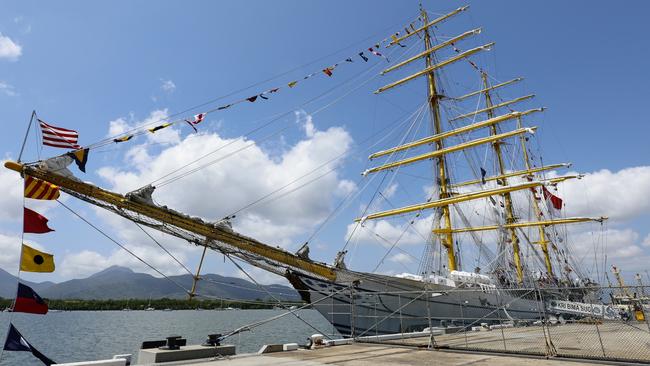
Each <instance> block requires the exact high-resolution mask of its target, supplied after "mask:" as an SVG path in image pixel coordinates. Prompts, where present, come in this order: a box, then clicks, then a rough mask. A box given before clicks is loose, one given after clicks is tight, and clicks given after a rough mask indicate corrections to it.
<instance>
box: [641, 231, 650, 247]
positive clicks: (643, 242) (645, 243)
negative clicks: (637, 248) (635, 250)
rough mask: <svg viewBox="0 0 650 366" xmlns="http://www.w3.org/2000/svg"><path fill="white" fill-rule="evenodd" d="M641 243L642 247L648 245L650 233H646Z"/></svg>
mask: <svg viewBox="0 0 650 366" xmlns="http://www.w3.org/2000/svg"><path fill="white" fill-rule="evenodd" d="M641 245H643V246H644V247H650V234H648V235H646V237H645V238H644V239H643V241H642V242H641Z"/></svg>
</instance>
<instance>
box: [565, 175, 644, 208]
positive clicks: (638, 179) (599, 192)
mask: <svg viewBox="0 0 650 366" xmlns="http://www.w3.org/2000/svg"><path fill="white" fill-rule="evenodd" d="M558 189H559V195H560V196H561V197H562V198H564V199H565V200H564V201H565V208H566V214H567V215H575V216H585V215H590V216H594V215H595V216H601V215H603V216H608V217H609V218H610V219H611V220H627V219H631V218H635V217H638V216H639V215H644V214H648V213H650V200H649V199H647V197H650V166H639V167H633V168H626V169H622V170H619V171H617V172H611V171H609V170H607V169H603V170H599V171H596V172H593V173H587V174H585V176H584V178H582V179H580V180H569V181H566V182H565V183H562V184H560V185H559V186H558Z"/></svg>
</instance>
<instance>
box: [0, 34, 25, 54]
mask: <svg viewBox="0 0 650 366" xmlns="http://www.w3.org/2000/svg"><path fill="white" fill-rule="evenodd" d="M22 54H23V48H22V47H21V46H20V45H19V44H17V43H16V42H14V41H13V40H12V39H11V38H9V37H7V36H3V35H2V33H0V59H2V58H4V59H7V60H9V61H16V60H18V58H19V57H20V55H22Z"/></svg>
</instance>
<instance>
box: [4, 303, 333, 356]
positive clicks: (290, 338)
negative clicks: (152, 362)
mask: <svg viewBox="0 0 650 366" xmlns="http://www.w3.org/2000/svg"><path fill="white" fill-rule="evenodd" d="M284 312H285V310H222V311H215V310H201V311H197V310H177V311H160V310H158V311H75V312H51V313H49V314H47V315H45V316H39V315H31V314H21V313H15V314H12V313H0V332H2V334H4V332H5V331H6V330H7V327H8V324H9V321H10V318H11V322H13V324H14V325H15V326H16V328H18V330H19V331H20V332H21V333H22V334H23V336H24V337H25V338H26V339H27V340H28V341H29V342H30V343H31V344H32V345H33V346H34V347H36V348H37V349H38V350H39V351H41V352H42V353H44V354H45V355H47V356H48V357H50V358H51V359H53V360H54V361H57V362H74V361H84V360H94V359H103V358H111V357H113V355H115V354H122V353H132V354H133V355H134V357H135V356H136V355H137V351H138V348H139V346H140V344H141V343H142V341H145V340H157V339H164V338H165V337H166V336H169V335H181V336H183V337H185V338H187V342H188V344H199V343H202V342H203V341H204V340H205V338H206V336H207V335H208V334H212V333H227V332H229V331H232V330H233V329H236V328H238V327H240V326H243V325H247V324H250V323H253V322H256V321H259V320H263V319H267V318H270V317H273V316H276V315H279V314H282V313H284ZM297 313H298V314H299V316H300V317H301V318H302V319H304V320H305V321H306V322H308V323H309V324H311V325H312V326H313V327H314V328H316V329H318V330H320V331H321V332H323V333H327V334H332V332H335V331H334V330H333V329H332V326H331V325H330V324H329V323H328V322H327V321H326V320H325V318H323V317H322V316H321V315H320V314H319V313H318V312H316V311H315V310H300V311H298V312H297ZM314 333H317V331H316V330H315V329H313V328H311V327H310V326H309V325H307V324H305V323H304V322H302V321H300V320H299V319H297V318H296V317H295V316H293V315H287V316H285V317H283V318H280V319H278V320H274V321H272V322H270V323H267V324H264V325H262V326H260V327H257V328H254V329H253V330H252V331H250V332H244V333H241V334H240V335H235V336H233V337H231V338H230V339H229V340H228V341H227V342H225V343H230V344H235V345H236V346H237V353H247V352H256V351H257V350H259V348H260V347H261V346H262V345H263V344H268V343H288V342H296V343H299V344H303V343H305V342H306V338H307V337H308V336H309V335H311V334H314ZM3 339H4V338H3ZM0 365H3V366H4V365H7V366H8V365H26V366H27V365H42V363H40V361H38V360H37V359H35V358H34V357H33V356H32V355H31V353H29V352H7V351H5V352H4V353H3V355H2V359H1V360H0Z"/></svg>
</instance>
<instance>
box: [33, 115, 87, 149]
mask: <svg viewBox="0 0 650 366" xmlns="http://www.w3.org/2000/svg"><path fill="white" fill-rule="evenodd" d="M38 123H39V124H40V126H41V133H42V134H43V145H46V146H52V147H62V148H65V149H79V148H80V147H81V146H79V145H77V142H78V141H79V134H78V133H77V131H74V130H68V129H65V128H61V127H55V126H52V125H49V124H47V123H45V122H43V121H41V120H40V119H39V120H38Z"/></svg>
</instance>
